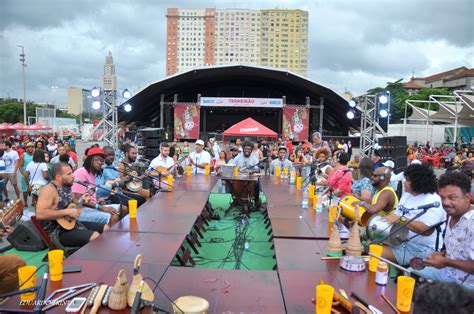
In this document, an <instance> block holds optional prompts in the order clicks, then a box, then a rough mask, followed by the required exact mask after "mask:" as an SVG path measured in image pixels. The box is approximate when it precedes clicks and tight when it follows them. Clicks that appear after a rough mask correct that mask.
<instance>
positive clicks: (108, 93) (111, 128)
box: [85, 90, 119, 149]
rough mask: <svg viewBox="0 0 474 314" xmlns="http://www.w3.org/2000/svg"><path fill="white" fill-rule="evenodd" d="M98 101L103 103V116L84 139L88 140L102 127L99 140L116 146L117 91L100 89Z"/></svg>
mask: <svg viewBox="0 0 474 314" xmlns="http://www.w3.org/2000/svg"><path fill="white" fill-rule="evenodd" d="M100 102H101V105H103V117H102V119H101V120H100V122H99V123H98V124H97V125H96V126H95V128H94V129H93V130H92V132H91V133H89V135H88V136H87V138H86V139H85V140H86V141H88V140H89V139H90V137H91V136H93V134H94V133H95V132H96V131H98V130H100V129H101V128H102V130H103V132H102V135H101V136H100V137H99V138H98V140H99V141H105V142H106V143H107V145H109V146H112V147H113V148H114V149H117V148H118V131H119V128H118V110H117V91H115V90H105V91H101V95H100Z"/></svg>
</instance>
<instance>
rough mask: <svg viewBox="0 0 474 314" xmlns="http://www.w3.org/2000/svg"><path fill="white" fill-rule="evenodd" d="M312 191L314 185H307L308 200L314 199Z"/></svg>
mask: <svg viewBox="0 0 474 314" xmlns="http://www.w3.org/2000/svg"><path fill="white" fill-rule="evenodd" d="M314 189H315V186H314V184H310V185H308V196H309V198H313V197H314Z"/></svg>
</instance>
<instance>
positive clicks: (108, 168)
mask: <svg viewBox="0 0 474 314" xmlns="http://www.w3.org/2000/svg"><path fill="white" fill-rule="evenodd" d="M103 151H104V153H105V158H104V162H105V167H104V168H103V169H102V173H101V175H100V176H98V177H97V179H96V184H97V186H98V187H103V188H105V189H107V190H112V189H114V188H119V189H118V191H117V192H116V193H115V194H119V195H120V194H125V195H126V196H128V197H130V198H132V199H135V200H137V202H138V206H141V205H143V204H144V203H145V202H146V198H145V197H143V196H141V195H138V194H133V193H127V192H124V191H123V190H122V188H124V184H123V180H122V178H121V177H120V173H119V172H118V171H117V170H116V169H117V164H116V163H115V150H114V148H113V147H111V146H105V147H104V148H103ZM105 189H101V188H98V189H97V197H98V198H100V199H108V200H109V199H110V200H111V203H112V204H119V203H120V201H121V200H122V201H124V200H123V199H121V197H120V196H117V195H111V192H109V191H107V190H105ZM122 198H123V197H122Z"/></svg>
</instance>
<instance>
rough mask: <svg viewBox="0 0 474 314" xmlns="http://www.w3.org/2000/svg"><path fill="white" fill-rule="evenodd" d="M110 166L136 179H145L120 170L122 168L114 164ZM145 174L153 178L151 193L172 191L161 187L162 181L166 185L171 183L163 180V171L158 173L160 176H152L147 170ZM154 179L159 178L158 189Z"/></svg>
mask: <svg viewBox="0 0 474 314" xmlns="http://www.w3.org/2000/svg"><path fill="white" fill-rule="evenodd" d="M108 167H109V168H110V169H114V170H115V171H117V172H119V173H121V174H124V175H127V176H130V177H132V179H136V180H140V181H143V178H140V177H138V176H134V175H132V174H129V173H128V172H127V171H124V170H120V168H118V167H112V166H108ZM143 176H145V177H147V178H149V179H152V185H151V191H150V192H151V194H153V195H155V194H156V192H171V191H168V190H165V189H163V188H162V187H161V183H164V184H166V185H169V184H168V183H166V182H161V176H162V174H161V173H158V177H156V176H152V175H150V174H148V173H146V172H145V173H144V174H143ZM153 180H158V189H156V187H155V184H154V183H153Z"/></svg>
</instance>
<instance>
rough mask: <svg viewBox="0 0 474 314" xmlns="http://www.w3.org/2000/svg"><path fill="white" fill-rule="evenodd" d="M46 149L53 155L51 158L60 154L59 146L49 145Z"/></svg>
mask: <svg viewBox="0 0 474 314" xmlns="http://www.w3.org/2000/svg"><path fill="white" fill-rule="evenodd" d="M46 148H47V149H48V152H49V153H50V154H51V156H56V155H57V154H58V145H56V144H53V145H51V144H48V145H46Z"/></svg>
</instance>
